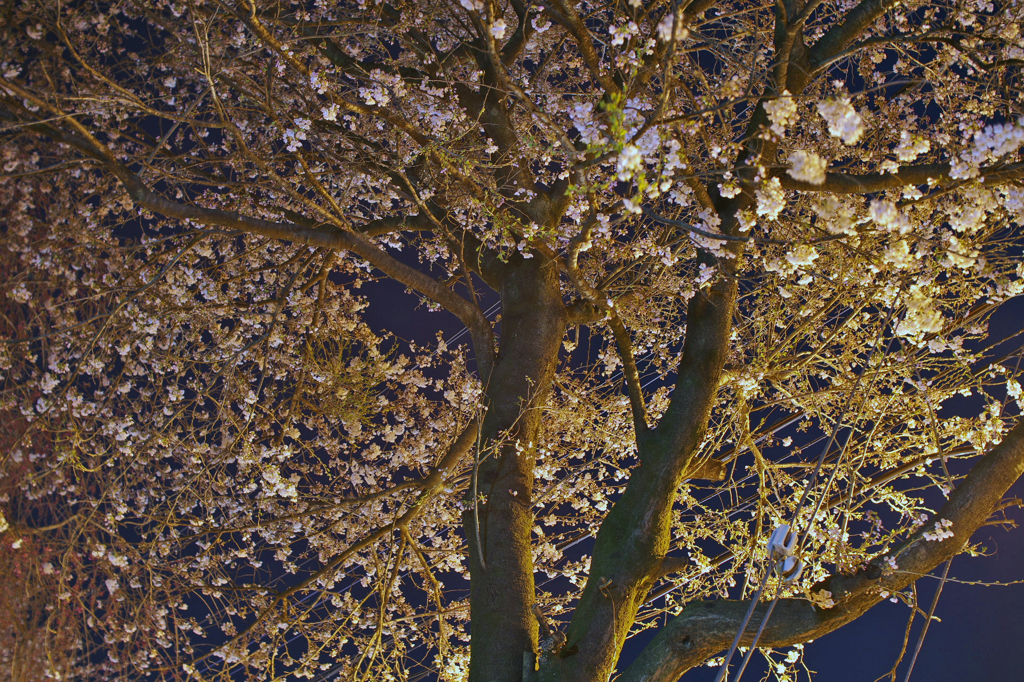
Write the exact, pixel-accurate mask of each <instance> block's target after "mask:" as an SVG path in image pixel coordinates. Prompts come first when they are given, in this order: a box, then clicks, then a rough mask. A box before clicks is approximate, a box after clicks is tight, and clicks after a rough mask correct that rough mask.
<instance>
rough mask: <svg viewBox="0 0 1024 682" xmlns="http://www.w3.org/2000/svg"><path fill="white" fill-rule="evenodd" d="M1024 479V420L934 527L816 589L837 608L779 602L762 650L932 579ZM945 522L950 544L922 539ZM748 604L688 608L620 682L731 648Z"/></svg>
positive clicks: (676, 670)
mask: <svg viewBox="0 0 1024 682" xmlns="http://www.w3.org/2000/svg"><path fill="white" fill-rule="evenodd" d="M1021 474H1024V421H1021V422H1020V423H1018V424H1017V426H1016V427H1014V429H1013V430H1012V431H1010V433H1008V434H1007V435H1006V436H1005V437H1004V438H1003V440H1002V442H1001V443H1000V444H999V445H997V446H995V447H994V448H992V450H991V451H989V453H988V454H986V455H985V456H984V457H982V458H981V460H980V461H979V462H978V463H977V464H976V465H975V466H974V468H973V469H972V470H971V473H970V474H968V476H967V478H965V479H964V481H963V482H962V483H961V484H960V486H959V487H958V488H957V489H956V490H955V491H954V492H953V493H952V494H951V495H950V497H949V501H948V502H947V503H946V504H945V506H944V507H943V508H942V509H941V510H940V511H939V513H938V514H936V516H935V517H934V518H933V519H932V521H931V522H929V523H928V524H926V525H925V526H924V527H923V528H921V530H919V531H918V532H916V533H914V534H913V535H912V536H911V537H910V538H909V539H908V540H907V541H906V542H904V543H903V544H902V545H901V546H900V547H899V548H898V549H895V550H892V551H890V552H888V553H886V554H885V555H883V556H881V557H879V558H877V559H875V560H874V561H872V562H871V564H870V565H869V566H868V567H867V568H865V569H862V570H861V571H859V572H857V573H856V574H854V575H849V576H846V575H833V576H830V577H829V578H826V579H825V580H824V581H822V582H821V583H819V584H818V585H815V587H814V588H813V589H814V590H815V591H817V590H821V589H826V590H829V591H830V592H831V593H832V599H833V600H835V601H836V605H835V606H834V607H832V608H830V609H822V608H819V607H816V606H813V605H812V604H811V603H810V602H809V601H807V600H804V599H780V600H779V603H778V605H777V606H776V607H775V612H774V614H773V615H772V618H771V620H770V621H769V622H768V624H767V626H766V627H765V630H764V633H763V634H762V635H761V639H760V641H759V645H760V646H764V647H780V646H789V645H792V644H797V643H800V642H806V641H807V640H809V639H817V638H819V637H821V636H823V635H825V634H828V633H829V632H832V631H833V630H836V629H837V628H839V627H841V626H843V625H845V624H846V623H849V622H850V621H852V620H854V619H856V618H858V617H859V616H860V615H862V614H863V613H864V612H865V611H867V610H868V609H869V608H871V607H872V606H874V605H875V604H877V603H878V602H880V601H881V600H882V598H883V597H882V594H883V593H884V592H890V593H891V592H896V591H898V590H901V589H903V588H905V587H906V586H907V585H909V584H910V583H912V582H914V581H915V580H917V579H918V578H919V577H922V576H924V575H927V574H928V573H930V572H931V571H932V570H934V569H935V568H936V567H937V566H939V565H940V564H942V563H943V562H944V561H947V560H949V559H951V558H952V557H954V556H956V555H957V554H958V553H960V551H961V550H963V548H964V546H965V545H966V544H967V542H968V540H969V539H970V537H971V535H972V534H973V533H974V532H975V531H976V530H977V529H978V528H980V527H981V526H982V525H984V523H985V522H986V521H987V519H988V518H989V516H990V515H991V514H992V512H993V510H994V509H996V508H997V507H998V505H999V504H1000V502H1001V500H1002V497H1003V495H1004V494H1005V493H1006V491H1007V490H1009V488H1010V486H1012V485H1013V484H1014V482H1016V481H1017V479H1018V478H1020V476H1021ZM941 520H946V521H948V522H950V523H951V524H952V525H951V526H950V528H951V529H952V531H953V533H954V535H953V539H947V540H942V541H935V540H933V541H929V540H926V539H925V538H924V537H923V536H924V533H926V532H928V531H930V530H932V529H933V527H934V524H935V523H936V522H938V521H941ZM888 559H892V560H893V561H895V562H896V563H897V565H898V566H899V568H898V570H896V571H891V572H886V571H885V570H883V568H882V567H883V566H885V562H886V560H888ZM748 606H749V602H745V601H732V600H720V601H704V602H698V603H696V604H690V605H688V606H687V607H686V608H685V609H684V610H683V613H682V614H681V615H680V616H678V617H677V618H676V619H674V620H673V621H672V622H670V623H669V624H668V625H667V626H665V627H664V628H663V629H662V631H661V632H659V633H658V635H657V636H656V637H655V638H654V640H653V641H651V643H650V644H648V646H647V647H646V648H645V649H644V651H643V652H642V653H641V654H640V656H639V657H638V658H637V660H636V661H635V662H634V663H633V664H631V665H630V666H629V667H627V668H626V670H625V671H623V674H622V676H621V677H620V678H619V680H620V681H621V682H640V681H641V680H642V681H643V682H674V681H675V680H677V679H678V678H679V677H680V676H681V675H682V674H683V673H685V672H686V671H687V670H689V669H690V668H692V667H694V666H696V665H700V664H701V663H702V662H704V661H705V660H706V659H707V658H709V657H711V656H713V655H715V654H716V653H717V652H719V651H721V650H723V649H724V648H725V647H727V646H728V645H729V643H730V641H731V640H732V638H733V637H734V636H735V635H736V630H737V628H738V627H739V624H740V622H741V621H742V619H743V616H744V614H745V612H746V610H747V608H748ZM767 607H768V604H767V603H763V604H760V605H759V606H758V607H757V609H755V614H754V618H753V621H752V622H755V623H756V622H759V619H761V618H763V617H764V614H765V611H766V609H767ZM753 630H754V628H751V629H750V631H749V632H748V633H747V634H746V635H745V636H744V638H743V639H742V640H741V642H740V643H741V644H747V645H749V644H750V642H751V639H752V636H753Z"/></svg>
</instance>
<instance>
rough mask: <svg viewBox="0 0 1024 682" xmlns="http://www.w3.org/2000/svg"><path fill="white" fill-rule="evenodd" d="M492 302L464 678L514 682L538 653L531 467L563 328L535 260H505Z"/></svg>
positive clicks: (471, 533) (549, 270)
mask: <svg viewBox="0 0 1024 682" xmlns="http://www.w3.org/2000/svg"><path fill="white" fill-rule="evenodd" d="M501 298H502V317H501V326H502V333H501V341H500V344H499V352H498V359H497V362H496V363H495V366H494V370H493V372H492V374H491V376H490V379H489V380H488V381H487V382H486V385H485V387H484V394H485V397H486V406H487V414H486V416H485V418H484V423H483V426H482V428H481V436H480V444H481V445H480V447H479V448H478V452H477V457H478V461H479V465H478V471H477V477H476V478H477V481H476V486H475V491H476V500H475V505H474V501H473V500H472V499H470V500H468V504H467V509H466V510H465V511H464V516H463V518H464V528H465V530H466V537H467V539H468V544H469V567H470V575H471V577H472V581H471V586H470V604H471V611H472V625H471V628H472V631H471V634H472V644H471V653H470V680H471V682H521V680H522V676H523V659H524V653H526V654H528V655H530V656H532V655H533V654H534V653H535V652H536V650H537V622H536V619H535V618H534V615H533V612H532V607H533V603H534V580H533V559H532V554H531V549H530V532H531V530H532V528H533V510H532V502H531V500H532V495H533V468H534V463H535V461H536V446H537V443H538V441H539V438H540V428H541V415H542V408H543V406H544V404H545V401H546V400H547V396H548V394H549V391H550V388H551V382H552V379H553V377H554V374H555V369H556V365H557V362H558V349H559V346H560V345H561V343H562V337H563V335H564V333H565V325H566V311H565V306H564V305H563V304H562V299H561V294H560V292H559V286H558V274H557V270H556V268H555V267H554V264H552V263H547V262H544V261H543V260H542V259H540V258H533V259H521V258H520V259H516V261H514V262H513V263H512V264H511V267H510V268H509V271H508V274H507V275H506V276H505V277H504V279H503V281H502V289H501ZM478 352H479V351H478ZM472 490H473V487H472V486H471V491H472ZM531 660H532V659H531Z"/></svg>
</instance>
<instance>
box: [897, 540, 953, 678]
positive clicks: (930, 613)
mask: <svg viewBox="0 0 1024 682" xmlns="http://www.w3.org/2000/svg"><path fill="white" fill-rule="evenodd" d="M951 563H953V559H952V558H950V559H949V560H947V561H946V565H945V567H944V568H943V569H942V578H941V579H940V580H939V586H938V587H936V588H935V596H934V597H932V605H931V606H930V607H929V608H928V617H927V618H925V620H924V627H922V628H921V634H920V635H919V636H918V638H917V645H916V646H915V647H914V655H913V656H912V657H911V659H910V667H909V668H907V674H906V675H904V676H903V682H909V680H910V673H912V672H914V664H915V663H917V655H918V654H919V653H921V646H922V645H923V644H924V636H925V635H926V634H928V626H929V625H931V622H932V616H934V615H935V607H936V606H938V604H939V596H940V595H941V594H942V586H943V585H945V584H946V576H948V575H949V565H950V564H951Z"/></svg>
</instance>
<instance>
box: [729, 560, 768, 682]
mask: <svg viewBox="0 0 1024 682" xmlns="http://www.w3.org/2000/svg"><path fill="white" fill-rule="evenodd" d="M771 575H772V569H771V568H769V569H768V570H767V571H765V572H764V577H763V578H761V584H760V585H759V586H758V587H757V593H756V594H755V595H754V596H753V597H751V599H750V607H749V608H748V609H747V615H745V616H743V622H742V623H740V629H739V631H738V632H737V633H736V636H735V637H734V638H733V640H732V646H731V647H729V653H727V654H726V655H725V659H724V660H723V661H722V667H721V668H719V669H718V675H717V676H716V677H715V682H722V678H724V677H725V672H726V671H727V670H728V669H729V659H730V658H732V655H733V654H734V653H736V647H738V646H739V645H740V639H742V638H743V633H744V632H746V630H747V625H748V624H749V623H750V617H751V616H753V615H754V609H755V608H757V604H758V602H759V601H760V600H761V594H762V593H763V592H764V586H765V585H767V584H768V578H770V577H771ZM769 613H770V612H769ZM767 621H768V619H767V618H765V619H764V620H762V621H761V627H762V628H763V627H764V624H765V623H766V622H767ZM758 634H761V631H760V630H758ZM751 651H753V647H751ZM744 665H746V664H745V663H744Z"/></svg>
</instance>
